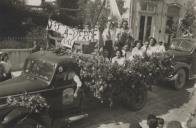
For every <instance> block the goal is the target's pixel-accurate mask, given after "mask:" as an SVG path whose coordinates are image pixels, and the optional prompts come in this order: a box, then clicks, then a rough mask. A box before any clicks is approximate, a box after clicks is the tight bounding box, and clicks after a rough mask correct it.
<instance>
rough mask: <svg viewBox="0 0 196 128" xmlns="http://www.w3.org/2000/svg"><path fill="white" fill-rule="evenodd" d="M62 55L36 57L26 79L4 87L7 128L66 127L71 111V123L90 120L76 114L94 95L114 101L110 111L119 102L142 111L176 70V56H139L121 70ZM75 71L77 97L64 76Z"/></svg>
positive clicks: (97, 59) (1, 111) (1, 112)
mask: <svg viewBox="0 0 196 128" xmlns="http://www.w3.org/2000/svg"><path fill="white" fill-rule="evenodd" d="M62 51H63V50H58V49H57V50H55V51H40V52H37V53H33V54H31V55H30V56H29V57H28V58H27V59H26V61H25V64H24V68H23V71H22V75H21V76H19V77H16V78H13V79H9V80H6V81H3V82H1V83H0V101H1V102H0V103H1V105H0V122H1V126H2V127H5V128H13V127H16V128H29V127H30V128H34V127H37V126H41V127H47V128H50V127H55V128H58V127H57V126H56V125H55V124H61V127H62V125H63V126H64V125H66V124H67V122H66V121H67V120H66V121H65V119H64V118H65V116H66V117H67V118H68V119H69V116H68V115H67V113H72V116H73V113H75V114H74V117H73V118H71V119H72V120H78V119H81V118H83V117H86V116H87V114H81V113H76V112H81V110H82V101H83V100H82V99H84V98H88V97H90V96H92V97H95V98H96V99H97V100H99V101H100V103H109V106H110V107H112V106H113V105H115V104H116V103H118V104H122V106H123V107H126V108H128V109H130V110H134V111H135V110H140V109H142V108H143V107H144V105H145V103H146V101H147V91H148V90H149V89H150V88H151V85H152V84H154V82H155V81H156V80H158V79H159V78H161V77H164V76H166V75H168V74H169V73H170V72H171V68H172V67H171V58H170V57H167V56H165V55H156V56H154V57H151V58H145V59H144V58H136V59H135V60H134V61H131V62H126V64H125V65H124V66H119V65H115V64H111V63H110V62H105V61H104V59H103V58H102V57H101V56H97V55H84V54H69V53H67V52H65V53H63V52H62ZM65 51H66V50H65ZM70 72H75V73H76V74H78V76H79V77H80V79H81V81H82V83H83V84H82V87H81V89H80V91H79V94H78V96H77V97H74V92H75V89H76V84H75V83H74V82H73V80H70V79H68V77H64V76H66V74H69V73H70ZM155 78H156V79H155ZM62 119H63V121H62ZM40 120H41V121H40ZM59 121H60V122H59ZM68 122H72V121H68ZM53 123H54V124H53Z"/></svg>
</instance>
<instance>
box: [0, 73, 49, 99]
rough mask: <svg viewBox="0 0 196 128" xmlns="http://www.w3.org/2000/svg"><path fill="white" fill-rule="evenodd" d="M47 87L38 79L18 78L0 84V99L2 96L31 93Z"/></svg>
mask: <svg viewBox="0 0 196 128" xmlns="http://www.w3.org/2000/svg"><path fill="white" fill-rule="evenodd" d="M46 87H48V85H47V84H46V83H44V82H43V81H40V80H38V79H33V78H30V77H29V78H27V77H26V76H19V77H16V78H13V79H10V80H7V81H4V82H1V83H0V98H1V97H4V96H10V95H16V94H21V93H24V92H33V91H38V90H40V89H44V88H46Z"/></svg>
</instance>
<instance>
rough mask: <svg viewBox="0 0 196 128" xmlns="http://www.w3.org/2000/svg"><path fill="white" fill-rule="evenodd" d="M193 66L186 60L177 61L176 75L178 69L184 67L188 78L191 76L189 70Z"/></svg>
mask: <svg viewBox="0 0 196 128" xmlns="http://www.w3.org/2000/svg"><path fill="white" fill-rule="evenodd" d="M190 68H191V66H190V65H189V64H187V63H184V62H176V64H175V66H174V75H176V73H177V71H178V70H179V69H184V70H185V71H186V73H187V78H189V71H190Z"/></svg>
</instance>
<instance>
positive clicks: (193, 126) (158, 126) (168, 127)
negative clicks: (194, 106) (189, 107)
mask: <svg viewBox="0 0 196 128" xmlns="http://www.w3.org/2000/svg"><path fill="white" fill-rule="evenodd" d="M147 125H148V128H183V127H186V128H196V111H194V112H193V113H192V114H190V117H189V118H188V121H187V122H186V126H183V125H182V123H181V122H180V121H177V120H172V121H169V122H167V123H166V122H165V120H164V119H163V118H161V117H157V116H155V115H153V114H149V115H148V117H147ZM129 128H142V126H141V125H140V124H139V122H137V121H133V122H131V123H130V126H129Z"/></svg>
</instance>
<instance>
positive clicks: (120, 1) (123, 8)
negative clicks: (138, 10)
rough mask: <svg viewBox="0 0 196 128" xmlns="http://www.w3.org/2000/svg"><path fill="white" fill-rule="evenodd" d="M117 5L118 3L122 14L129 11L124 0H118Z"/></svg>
mask: <svg viewBox="0 0 196 128" xmlns="http://www.w3.org/2000/svg"><path fill="white" fill-rule="evenodd" d="M116 2H117V5H118V9H119V11H120V14H121V15H122V14H123V13H125V12H126V11H127V8H125V7H124V3H125V1H124V0H116Z"/></svg>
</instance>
